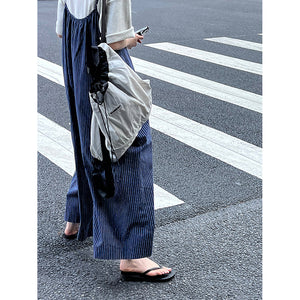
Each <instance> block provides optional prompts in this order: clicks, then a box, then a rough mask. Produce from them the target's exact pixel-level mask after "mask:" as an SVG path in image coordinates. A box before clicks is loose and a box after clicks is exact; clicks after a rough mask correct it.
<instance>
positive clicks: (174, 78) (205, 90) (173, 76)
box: [132, 57, 262, 113]
mask: <svg viewBox="0 0 300 300" xmlns="http://www.w3.org/2000/svg"><path fill="white" fill-rule="evenodd" d="M132 61H133V64H134V67H135V70H136V71H137V72H139V73H142V74H145V75H147V76H151V77H153V78H157V79H159V80H163V81H165V82H169V83H171V84H175V85H177V86H180V87H182V88H185V89H188V90H191V91H194V92H197V93H200V94H203V95H207V96H209V97H212V98H215V99H218V100H222V101H225V102H227V103H231V104H234V105H238V106H241V107H244V108H247V109H250V110H253V111H256V112H259V113H262V97H261V96H260V95H257V94H254V93H251V92H247V91H244V90H240V89H237V88H234V87H230V86H227V85H224V84H221V83H217V82H215V81H212V80H208V79H204V78H201V77H198V76H195V75H191V74H188V73H184V72H181V71H177V70H174V69H171V68H168V67H164V66H160V65H158V64H154V63H151V62H148V61H144V60H141V59H138V58H134V57H132Z"/></svg>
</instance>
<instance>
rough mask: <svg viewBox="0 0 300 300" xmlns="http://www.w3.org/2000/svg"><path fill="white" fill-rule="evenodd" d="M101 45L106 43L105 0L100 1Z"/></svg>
mask: <svg viewBox="0 0 300 300" xmlns="http://www.w3.org/2000/svg"><path fill="white" fill-rule="evenodd" d="M97 2H98V0H97ZM101 43H106V0H102V13H101Z"/></svg>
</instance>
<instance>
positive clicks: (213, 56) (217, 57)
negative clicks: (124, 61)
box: [146, 43, 262, 75]
mask: <svg viewBox="0 0 300 300" xmlns="http://www.w3.org/2000/svg"><path fill="white" fill-rule="evenodd" d="M146 46H148V47H151V48H155V49H159V50H163V51H167V52H171V53H175V54H179V55H183V56H187V57H191V58H195V59H198V60H203V61H208V62H210V63H214V64H218V65H222V66H225V67H229V68H233V69H238V70H242V71H246V72H250V73H254V74H258V75H262V65H261V64H258V63H254V62H251V61H247V60H242V59H239V58H235V57H230V56H226V55H222V54H217V53H212V52H208V51H203V50H199V49H195V48H190V47H186V46H181V45H177V44H172V43H155V44H147V45H146Z"/></svg>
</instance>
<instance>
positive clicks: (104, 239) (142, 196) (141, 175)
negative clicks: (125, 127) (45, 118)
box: [63, 4, 154, 259]
mask: <svg viewBox="0 0 300 300" xmlns="http://www.w3.org/2000/svg"><path fill="white" fill-rule="evenodd" d="M96 5H97V4H96ZM95 7H96V6H95ZM98 20H99V14H98V12H97V9H96V8H95V10H93V12H92V13H91V14H90V15H89V16H87V17H86V18H83V19H76V18H75V17H74V16H73V15H72V14H71V13H70V12H69V10H68V8H67V6H66V8H65V12H64V26H63V70H64V81H65V87H66V94H67V99H68V102H69V108H70V118H71V133H72V141H73V146H74V155H75V164H76V172H75V174H74V177H73V179H72V182H71V185H70V189H69V192H68V194H67V203H66V213H65V220H66V221H69V222H76V223H79V222H80V224H81V225H80V230H79V234H78V240H81V241H82V240H84V239H86V238H87V237H88V236H91V235H93V242H94V256H95V258H100V259H134V258H141V257H148V256H151V253H152V242H153V233H154V199H153V171H152V139H151V132H150V126H149V122H148V121H147V122H146V123H145V124H144V125H143V127H142V129H141V130H140V132H139V134H138V136H137V138H136V139H135V141H134V143H133V145H132V146H131V147H130V148H129V149H128V150H127V152H126V153H125V154H124V156H123V157H122V158H121V159H120V160H119V162H118V163H116V164H112V173H113V177H114V185H115V192H114V195H113V197H109V198H107V197H103V187H105V184H106V183H105V171H104V168H103V164H102V163H101V162H100V161H97V160H95V159H93V158H92V157H91V154H90V150H89V145H90V123H91V114H92V111H91V107H90V102H89V97H88V91H89V87H90V78H89V75H88V73H87V59H88V57H89V49H90V46H91V45H97V44H98V43H99V37H100V32H99V27H98V24H99V23H98ZM118 53H119V55H120V56H121V57H122V58H123V59H124V61H125V62H126V63H127V64H128V65H129V66H131V67H132V68H133V65H132V62H131V59H130V56H129V54H128V51H127V49H122V50H120V51H118Z"/></svg>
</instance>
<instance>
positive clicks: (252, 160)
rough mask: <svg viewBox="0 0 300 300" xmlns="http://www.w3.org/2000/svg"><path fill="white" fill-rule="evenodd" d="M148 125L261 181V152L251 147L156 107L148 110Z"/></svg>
mask: <svg viewBox="0 0 300 300" xmlns="http://www.w3.org/2000/svg"><path fill="white" fill-rule="evenodd" d="M150 124H151V127H152V128H154V129H156V130H158V131H160V132H162V133H164V134H166V135H168V136H170V137H172V138H174V139H176V140H178V141H180V142H182V143H184V144H186V145H188V146H190V147H193V148H195V149H197V150H199V151H201V152H204V153H206V154H208V155H210V156H212V157H214V158H217V159H219V160H221V161H223V162H225V163H227V164H229V165H231V166H233V167H235V168H237V169H240V170H242V171H244V172H247V173H249V174H251V175H253V176H256V177H258V178H262V149H261V148H259V147H257V146H255V145H252V144H249V143H247V142H245V141H242V140H240V139H238V138H235V137H232V136H230V135H228V134H226V133H223V132H221V131H218V130H216V129H213V128H210V127H208V126H205V125H202V124H199V123H197V122H195V121H192V120H190V119H188V118H185V117H183V116H180V115H178V114H175V113H172V112H170V111H167V110H165V109H163V108H160V107H158V106H153V108H152V113H151V117H150Z"/></svg>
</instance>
